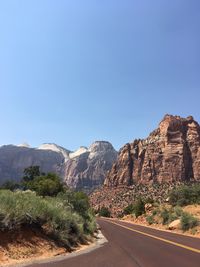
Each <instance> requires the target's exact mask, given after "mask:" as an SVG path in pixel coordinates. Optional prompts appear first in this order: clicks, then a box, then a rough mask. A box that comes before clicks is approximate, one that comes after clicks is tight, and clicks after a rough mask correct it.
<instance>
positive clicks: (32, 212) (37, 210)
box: [0, 190, 96, 248]
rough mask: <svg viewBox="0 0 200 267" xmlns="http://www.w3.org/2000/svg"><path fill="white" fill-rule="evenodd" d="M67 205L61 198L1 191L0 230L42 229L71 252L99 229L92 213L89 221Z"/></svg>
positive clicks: (70, 204)
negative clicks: (72, 248) (24, 227)
mask: <svg viewBox="0 0 200 267" xmlns="http://www.w3.org/2000/svg"><path fill="white" fill-rule="evenodd" d="M72 194H73V193H72ZM66 203H67V202H66V201H63V199H62V198H61V197H60V196H59V197H54V198H53V197H45V198H43V197H40V196H37V195H36V193H34V192H30V191H28V192H27V191H18V192H14V193H13V192H11V191H8V190H0V230H1V231H3V230H4V231H5V230H7V231H9V230H15V229H17V228H21V227H23V226H24V225H29V226H34V227H39V228H40V229H41V230H43V231H44V232H45V233H46V234H48V235H50V236H51V237H53V238H54V239H55V240H57V241H59V242H60V243H62V244H63V245H64V246H66V247H68V248H70V247H71V246H74V245H76V244H77V243H79V242H82V241H84V240H85V239H86V236H87V235H88V233H93V232H94V230H95V229H96V225H95V220H94V216H93V214H92V213H91V212H90V210H88V211H87V212H88V216H87V218H86V217H84V216H82V214H81V213H79V212H78V211H75V209H74V206H73V204H72V203H70V200H69V201H68V204H66ZM86 224H87V229H85V227H84V226H85V225H86Z"/></svg>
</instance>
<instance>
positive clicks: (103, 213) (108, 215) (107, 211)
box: [99, 207, 111, 217]
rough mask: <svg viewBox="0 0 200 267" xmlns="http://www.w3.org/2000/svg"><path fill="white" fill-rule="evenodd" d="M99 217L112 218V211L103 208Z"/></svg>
mask: <svg viewBox="0 0 200 267" xmlns="http://www.w3.org/2000/svg"><path fill="white" fill-rule="evenodd" d="M99 216H102V217H110V216H111V213H110V210H109V209H108V208H106V207H102V208H101V209H100V210H99Z"/></svg>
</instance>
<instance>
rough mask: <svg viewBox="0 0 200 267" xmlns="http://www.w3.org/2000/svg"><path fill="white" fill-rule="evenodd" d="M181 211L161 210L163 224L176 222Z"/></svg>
mask: <svg viewBox="0 0 200 267" xmlns="http://www.w3.org/2000/svg"><path fill="white" fill-rule="evenodd" d="M180 212H181V211H180V210H179V209H177V210H175V209H174V208H170V209H167V208H164V209H163V210H161V212H160V215H161V218H162V224H169V223H170V222H172V221H174V220H176V219H177V218H178V217H179V215H178V214H177V213H180Z"/></svg>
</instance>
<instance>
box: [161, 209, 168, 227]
mask: <svg viewBox="0 0 200 267" xmlns="http://www.w3.org/2000/svg"><path fill="white" fill-rule="evenodd" d="M160 215H161V218H162V224H167V223H168V222H169V211H168V210H167V209H163V210H162V211H161V214H160Z"/></svg>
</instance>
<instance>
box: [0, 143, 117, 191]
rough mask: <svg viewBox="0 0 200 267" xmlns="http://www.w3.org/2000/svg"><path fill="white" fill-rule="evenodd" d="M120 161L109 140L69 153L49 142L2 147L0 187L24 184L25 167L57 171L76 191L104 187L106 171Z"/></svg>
mask: <svg viewBox="0 0 200 267" xmlns="http://www.w3.org/2000/svg"><path fill="white" fill-rule="evenodd" d="M116 158H117V152H116V151H115V150H114V148H113V146H112V145H111V144H110V143H108V142H105V141H97V142H94V143H93V144H92V145H91V146H90V147H89V148H86V147H80V148H79V149H78V150H76V151H70V150H67V149H65V148H63V147H61V146H58V145H56V144H51V143H46V144H42V145H41V146H39V147H38V148H31V147H29V146H28V145H27V144H20V145H18V146H14V145H4V146H1V147H0V184H2V183H3V182H5V181H7V180H12V181H16V182H18V181H20V180H21V178H22V176H23V171H24V169H25V168H27V167H29V166H33V165H39V166H40V169H41V171H42V172H55V173H57V174H58V175H60V176H61V178H62V179H63V180H64V181H65V183H66V184H67V185H68V186H70V187H73V188H79V189H83V188H87V190H91V189H92V188H94V187H97V186H99V185H101V184H102V183H103V181H104V178H105V175H106V172H107V171H108V170H109V169H110V168H111V166H112V164H113V162H114V161H115V160H116Z"/></svg>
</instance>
